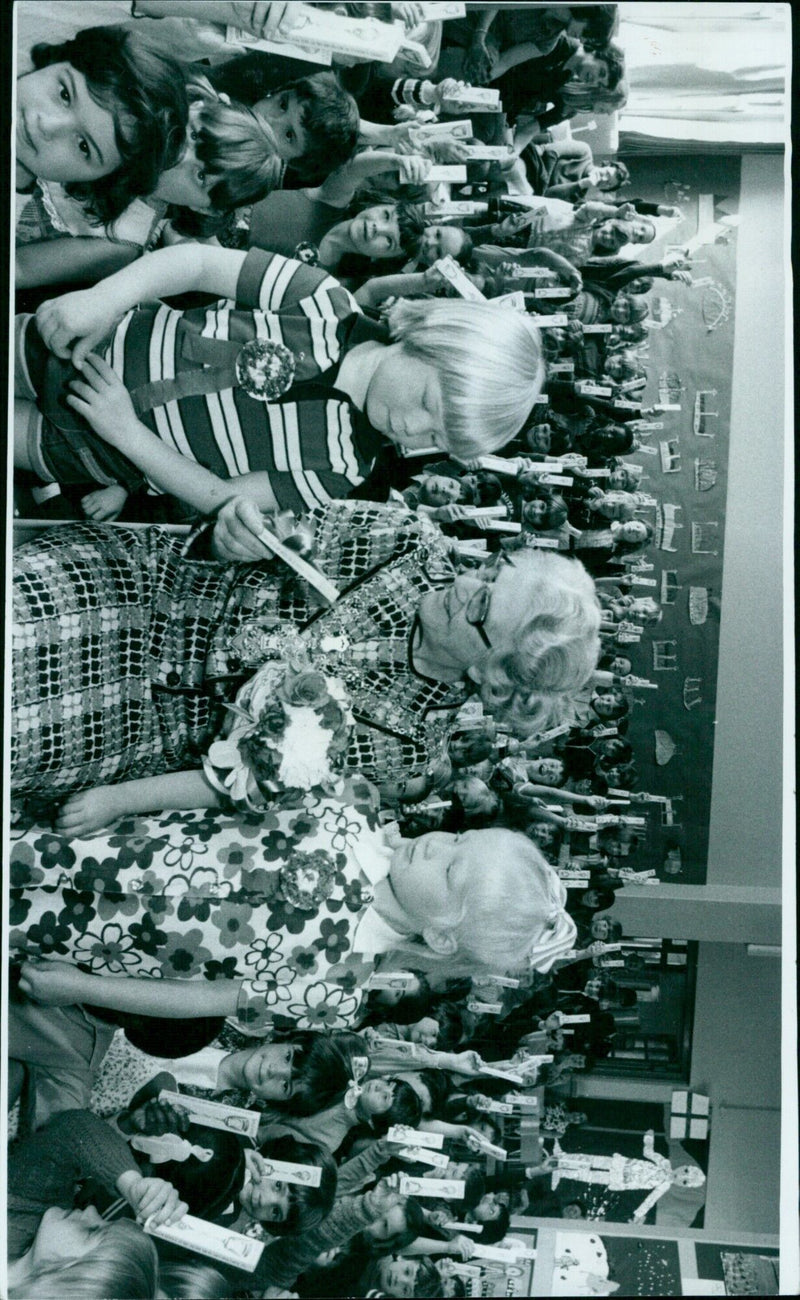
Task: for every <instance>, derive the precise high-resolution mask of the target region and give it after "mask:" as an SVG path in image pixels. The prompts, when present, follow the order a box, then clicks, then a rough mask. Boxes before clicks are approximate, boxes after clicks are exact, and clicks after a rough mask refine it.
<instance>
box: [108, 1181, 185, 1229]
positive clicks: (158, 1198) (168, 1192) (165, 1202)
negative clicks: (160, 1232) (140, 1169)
mask: <svg viewBox="0 0 800 1300" xmlns="http://www.w3.org/2000/svg"><path fill="white" fill-rule="evenodd" d="M117 1190H118V1191H119V1193H120V1195H121V1196H124V1197H125V1200H126V1201H127V1202H128V1204H129V1205H130V1206H131V1207H132V1209H133V1210H134V1212H135V1214H136V1219H137V1222H138V1223H147V1222H148V1221H149V1222H150V1224H151V1226H153V1227H158V1226H159V1225H160V1224H164V1225H167V1224H173V1223H178V1222H180V1220H181V1219H182V1218H183V1216H184V1215H185V1214H186V1213H187V1211H188V1209H189V1206H188V1205H187V1204H186V1202H185V1201H182V1200H181V1199H180V1197H179V1195H178V1193H177V1191H176V1189H175V1188H174V1187H173V1186H172V1183H168V1182H167V1181H166V1180H165V1179H164V1178H144V1177H143V1176H142V1175H141V1174H138V1173H134V1171H133V1170H132V1169H126V1171H125V1173H124V1174H120V1176H119V1178H118V1179H117Z"/></svg>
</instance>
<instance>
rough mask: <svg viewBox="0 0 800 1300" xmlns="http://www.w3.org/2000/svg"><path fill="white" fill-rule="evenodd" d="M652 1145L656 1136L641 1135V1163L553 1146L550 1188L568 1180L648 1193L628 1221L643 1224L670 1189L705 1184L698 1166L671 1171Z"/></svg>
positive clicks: (651, 1134) (675, 1168)
mask: <svg viewBox="0 0 800 1300" xmlns="http://www.w3.org/2000/svg"><path fill="white" fill-rule="evenodd" d="M654 1141H655V1133H654V1131H653V1130H652V1129H648V1131H647V1133H645V1135H644V1156H645V1158H644V1160H634V1159H629V1158H627V1157H626V1156H621V1155H617V1154H615V1155H613V1156H596V1155H584V1154H582V1153H579V1152H569V1153H567V1152H564V1151H562V1150H561V1148H560V1146H559V1144H558V1143H556V1146H555V1159H554V1164H555V1169H554V1173H553V1177H552V1186H553V1187H554V1188H555V1187H557V1186H558V1183H559V1181H560V1179H562V1178H571V1179H575V1180H577V1181H578V1182H581V1183H600V1184H602V1185H603V1186H605V1187H607V1188H608V1189H609V1191H611V1192H628V1191H649V1195H648V1196H646V1197H645V1199H644V1200H643V1201H642V1203H641V1205H639V1206H638V1208H637V1209H636V1210H635V1211H634V1213H633V1216H632V1217H631V1223H644V1221H645V1219H646V1217H647V1215H648V1213H649V1212H650V1210H651V1209H652V1208H653V1206H654V1205H655V1204H656V1203H657V1202H658V1201H660V1199H661V1197H662V1196H664V1194H665V1193H666V1192H668V1191H669V1189H670V1188H671V1187H673V1186H677V1187H702V1185H703V1183H704V1182H705V1180H706V1178H705V1174H704V1173H703V1171H702V1169H701V1168H700V1166H699V1165H676V1166H675V1167H674V1168H673V1166H672V1165H671V1164H670V1162H669V1160H668V1159H667V1157H666V1156H662V1155H659V1154H658V1152H657V1151H656V1150H655V1148H654V1146H653V1143H654Z"/></svg>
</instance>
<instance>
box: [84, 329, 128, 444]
mask: <svg viewBox="0 0 800 1300" xmlns="http://www.w3.org/2000/svg"><path fill="white" fill-rule="evenodd" d="M81 374H82V376H83V378H82V379H73V380H72V382H71V383H70V386H69V389H70V391H69V393H68V394H67V404H68V405H69V406H71V407H72V409H73V411H77V412H78V414H79V415H82V416H83V418H84V419H85V420H86V421H87V423H88V424H90V425H91V426H92V428H93V429H94V431H95V433H96V434H98V436H99V437H101V438H102V439H103V441H104V442H108V443H110V444H111V446H112V447H117V448H118V449H119V450H120V451H125V449H126V448H127V447H128V446H130V443H131V438H132V437H133V438H135V436H136V426H137V424H138V417H137V415H136V411H135V410H134V406H133V402H132V401H131V396H130V393H129V392H128V390H127V388H126V387H125V385H124V384H123V382H122V380H121V379H120V378H119V376H118V375H117V374H116V373H115V372H114V371H113V370H112V369H111V366H110V365H109V364H108V362H107V361H104V360H103V358H102V357H99V356H98V355H97V354H96V353H95V352H90V353H89V355H88V356H87V358H86V361H85V363H84V366H83V369H82V371H81Z"/></svg>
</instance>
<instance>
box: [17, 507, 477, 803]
mask: <svg viewBox="0 0 800 1300" xmlns="http://www.w3.org/2000/svg"><path fill="white" fill-rule="evenodd" d="M310 521H311V522H312V524H313V525H314V526H315V528H316V561H317V563H318V565H319V567H320V568H321V569H322V570H323V571H324V572H325V573H326V574H327V576H328V577H330V578H331V579H332V580H333V581H334V582H336V583H337V585H338V586H339V587H340V589H344V588H346V587H347V586H348V584H353V585H352V590H351V591H349V592H348V593H347V594H345V595H344V596H342V598H341V600H340V601H338V602H337V604H336V605H334V606H332V607H331V609H329V610H327V611H325V612H323V613H319V609H318V606H316V605H315V604H314V603H313V599H312V598H311V596H310V595H309V590H308V588H307V586H306V584H305V583H303V582H302V581H301V580H300V579H298V578H297V577H296V575H295V574H294V573H291V572H289V571H287V570H286V569H285V567H284V566H283V565H282V564H280V563H279V562H275V561H267V562H265V563H264V564H250V565H246V564H238V565H234V564H230V565H222V564H217V563H214V562H211V561H204V560H194V559H192V558H190V555H191V541H192V539H190V541H189V542H188V543H187V541H186V540H185V539H184V538H177V537H175V536H173V535H171V534H165V533H162V532H161V531H160V530H159V529H157V528H151V529H141V530H133V529H124V528H117V529H106V528H102V527H96V526H91V525H76V526H75V527H74V528H69V529H64V530H59V531H58V533H57V534H53V535H51V536H48V537H45V538H43V539H36V540H35V541H33V542H30V543H28V544H26V545H25V546H22V547H20V549H19V550H18V551H17V552H16V554H15V557H14V561H15V575H14V598H15V603H14V614H13V617H14V634H13V673H12V680H13V695H12V765H11V770H12V785H13V789H14V792H15V794H18V795H22V794H27V795H31V794H35V793H36V794H41V795H43V796H46V797H50V798H56V797H58V796H60V795H64V794H66V793H67V792H68V791H70V790H75V789H83V788H87V787H91V786H96V785H103V784H108V783H113V782H117V781H121V780H132V779H134V778H135V777H139V776H145V775H157V774H158V773H160V772H169V771H180V770H183V769H185V768H188V767H199V766H201V763H202V758H203V754H204V752H205V750H206V749H207V748H208V745H209V744H210V742H211V741H212V740H213V739H214V737H215V736H217V735H219V733H220V731H221V729H222V726H223V720H224V717H225V713H226V711H225V708H224V705H225V702H226V701H231V700H233V698H234V696H235V693H236V689H237V687H238V686H239V685H240V684H241V683H242V681H243V680H244V678H245V677H247V676H249V675H250V673H251V672H252V671H253V670H254V669H255V668H257V667H258V666H259V665H260V664H261V663H264V662H265V661H266V660H268V659H275V658H281V655H282V653H283V652H284V651H285V649H286V648H287V646H288V645H289V644H291V643H292V641H293V640H294V639H296V636H297V635H298V634H299V637H300V639H301V641H302V643H303V644H304V645H307V647H308V651H309V658H310V660H311V663H312V665H314V666H317V665H318V664H319V665H320V666H324V667H325V670H326V672H329V673H330V675H332V676H337V677H340V678H341V679H342V680H343V681H344V683H345V685H346V687H347V689H348V691H349V694H350V699H351V701H352V706H353V712H354V714H355V715H356V718H357V726H356V727H355V729H354V731H353V735H352V738H351V742H350V746H349V749H348V753H347V755H346V759H345V769H346V770H347V771H350V772H353V771H361V772H363V773H364V775H365V776H367V777H368V779H370V780H374V781H376V782H378V783H381V782H385V781H391V780H397V779H401V778H402V777H406V776H409V775H416V774H418V773H419V772H421V771H424V770H425V767H426V766H427V764H429V763H430V762H431V761H433V759H434V758H436V757H438V756H439V754H440V753H442V752H443V751H444V748H445V744H446V736H447V733H448V731H449V729H450V727H451V725H452V722H451V716H450V714H444V715H438V716H437V715H436V714H435V713H434V712H429V711H431V710H436V709H443V708H449V709H450V711H451V713H452V709H453V706H455V705H458V704H460V703H462V702H463V699H464V692H463V689H462V688H461V687H452V686H451V687H447V686H445V685H443V684H442V683H439V682H433V681H430V680H428V679H426V678H422V677H419V676H417V675H416V674H415V673H414V672H413V670H412V669H411V667H410V665H409V662H408V640H409V632H410V628H411V623H412V618H413V614H414V612H415V610H416V607H417V604H418V603H419V599H420V597H421V595H422V594H423V593H424V592H425V591H427V590H429V589H430V587H432V586H433V585H434V584H435V583H436V582H437V581H441V579H442V578H443V577H444V576H446V573H447V570H448V567H449V562H448V560H447V555H446V542H445V540H444V538H443V537H442V536H441V534H439V533H438V532H437V531H436V529H435V528H434V527H433V526H432V525H430V524H429V523H427V522H425V521H423V520H419V519H417V518H415V517H414V516H413V515H411V514H409V513H408V512H407V511H405V510H404V509H403V508H401V507H388V506H380V505H375V504H372V503H368V502H357V501H352V502H345V501H340V502H332V503H331V504H330V505H329V506H327V507H326V508H325V509H321V510H318V511H315V512H312V513H311V515H310ZM376 566H382V567H376ZM287 637H288V638H289V640H287ZM376 724H377V725H376Z"/></svg>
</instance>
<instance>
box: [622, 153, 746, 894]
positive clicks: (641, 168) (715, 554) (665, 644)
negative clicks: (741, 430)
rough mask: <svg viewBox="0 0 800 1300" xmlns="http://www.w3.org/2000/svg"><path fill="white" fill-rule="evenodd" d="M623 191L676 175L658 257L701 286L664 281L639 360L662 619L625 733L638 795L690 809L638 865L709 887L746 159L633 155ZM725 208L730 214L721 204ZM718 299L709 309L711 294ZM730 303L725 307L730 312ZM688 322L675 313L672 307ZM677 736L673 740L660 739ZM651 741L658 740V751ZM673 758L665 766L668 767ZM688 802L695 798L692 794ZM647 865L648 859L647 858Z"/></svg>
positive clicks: (643, 656) (639, 649)
mask: <svg viewBox="0 0 800 1300" xmlns="http://www.w3.org/2000/svg"><path fill="white" fill-rule="evenodd" d="M626 161H627V162H628V165H629V167H630V171H631V183H630V187H629V190H628V192H629V193H631V194H634V195H636V196H637V197H641V198H644V199H647V200H650V201H652V202H663V201H664V199H663V195H664V192H665V186H670V185H671V184H673V183H674V177H675V175H677V173H678V172H680V177H681V182H680V183H681V192H682V193H683V194H684V196H685V197H684V199H683V201H682V211H683V214H684V216H683V220H682V221H681V222H680V223H679V224H676V225H674V226H673V227H672V228H671V229H667V230H665V229H664V223H663V221H662V220H661V219H659V220H658V222H657V227H658V229H657V250H658V251H657V252H654V253H653V255H652V258H651V257H649V256H648V254H647V253H645V254H644V256H643V259H642V260H643V261H645V262H647V261H648V260H653V261H655V260H656V258H657V257H658V256H660V255H661V252H662V250H664V249H667V250H668V249H671V248H674V249H675V250H677V249H686V248H687V247H688V248H689V250H690V252H691V256H692V268H691V273H692V277H693V280H694V285H693V286H691V287H689V286H686V285H684V284H680V283H672V282H671V281H668V280H656V281H655V287H654V290H653V291H652V292H651V295H650V299H651V301H653V302H654V303H655V307H654V310H655V317H656V319H655V321H654V323H655V324H656V325H657V326H658V328H655V329H651V330H649V331H648V337H647V343H646V344H645V345H644V346H645V351H644V353H643V361H644V363H645V364H646V367H647V372H648V385H647V388H646V390H645V393H644V397H643V402H644V405H645V406H653V405H656V404H657V403H659V404H664V405H669V406H671V407H673V408H675V407H677V408H679V409H670V410H665V411H659V412H658V414H657V423H658V424H659V426H661V427H660V429H659V432H658V433H657V434H656V433H650V432H649V431H646V430H645V431H644V434H643V437H644V448H646V449H649V448H653V449H654V450H657V452H658V454H657V455H654V456H650V455H648V456H647V457H646V458H644V457H642V455H641V453H635V454H632V455H631V456H630V457H629V459H631V460H633V461H636V460H639V462H640V463H641V464H643V465H644V472H645V475H646V478H645V479H644V480H643V483H642V487H643V490H644V491H645V492H647V493H649V494H650V495H652V496H654V497H655V498H656V499H657V500H658V503H659V504H658V506H657V508H656V510H655V511H650V512H644V517H645V518H648V519H649V518H651V516H652V521H653V522H654V523H655V526H656V542H657V545H656V546H655V547H654V548H652V550H651V551H650V552H649V553H648V557H647V558H648V560H651V561H654V568H653V570H652V573H650V574H649V575H648V576H651V577H654V578H655V579H656V580H657V583H658V587H657V592H658V593H660V596H661V601H660V603H661V607H662V610H663V615H662V619H661V622H660V623H658V624H656V625H654V626H652V627H650V628H645V629H644V632H643V635H642V637H641V639H640V641H639V642H638V644H636V645H631V646H629V647H627V649H628V650H629V651H630V658H631V660H632V663H633V672H634V673H636V674H639V675H641V676H647V677H649V678H650V679H651V680H652V681H655V682H657V684H658V690H657V691H651V692H648V693H647V696H646V698H645V697H643V696H642V694H639V695H638V697H637V698H638V700H639V701H641V703H639V704H637V705H636V706H635V707H634V709H633V711H632V714H631V717H630V720H629V729H628V739H629V740H630V741H631V743H632V745H633V748H634V752H635V754H636V763H637V768H638V770H639V774H640V780H639V788H640V789H642V790H648V791H650V792H652V793H656V794H660V795H666V796H668V797H670V798H671V799H672V800H680V799H682V802H681V803H680V804H679V805H677V806H679V807H680V821H679V822H678V821H677V820H675V819H673V820H672V823H671V824H669V822H668V821H667V820H666V819H660V818H657V817H654V816H651V817H650V818H649V819H648V828H647V832H646V837H647V846H646V850H645V852H644V854H643V853H642V850H641V849H640V850H639V851H638V853H637V863H641V865H642V866H646V867H652V868H654V869H655V870H656V871H657V873H658V876H659V877H660V878H662V879H664V880H669V879H670V878H672V879H674V864H675V862H676V860H679V861H680V865H681V874H680V879H681V881H682V883H687V884H702V883H703V882H704V880H705V872H706V857H707V852H708V824H709V813H710V805H711V789H712V782H713V751H714V717H715V707H716V681H717V657H718V650H719V629H720V619H721V617H724V612H723V608H722V603H721V596H722V567H723V560H724V547H725V497H726V489H727V459H728V430H729V423H730V408H731V385H732V377H733V319H732V316H733V304H734V290H735V277H736V229H735V226H731V225H723V224H722V217H723V216H725V217H728V218H729V219H730V216H731V213H733V214H734V215H735V211H736V206H737V201H738V191H739V162H738V160H737V159H735V158H722V157H720V158H713V157H711V158H709V157H703V158H702V159H693V158H688V157H683V158H680V159H669V158H647V159H640V158H637V157H630V158H628V159H626ZM721 204H724V211H723V209H722V208H721V207H720V205H721ZM712 298H713V303H714V304H716V305H715V306H714V309H713V311H712V302H711V300H712ZM723 308H724V310H723ZM679 311H680V315H679V316H678V314H677V313H678V312H679ZM666 737H669V741H668V742H667V741H666V739H665V738H666ZM654 738H655V743H654ZM667 753H668V754H669V760H671V761H668V760H667V757H666V756H667ZM688 796H691V797H688ZM645 858H646V861H645V860H643V859H645Z"/></svg>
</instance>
